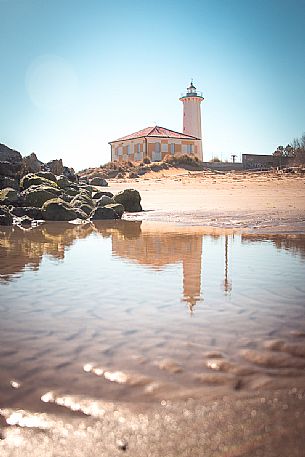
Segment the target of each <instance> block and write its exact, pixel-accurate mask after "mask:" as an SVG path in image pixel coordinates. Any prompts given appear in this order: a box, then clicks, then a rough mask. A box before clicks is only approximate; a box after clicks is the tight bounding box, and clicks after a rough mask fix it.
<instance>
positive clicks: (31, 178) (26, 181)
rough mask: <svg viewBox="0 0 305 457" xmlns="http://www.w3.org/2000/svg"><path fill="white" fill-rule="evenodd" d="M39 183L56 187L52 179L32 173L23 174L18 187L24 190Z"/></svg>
mask: <svg viewBox="0 0 305 457" xmlns="http://www.w3.org/2000/svg"><path fill="white" fill-rule="evenodd" d="M41 184H43V185H45V186H48V187H54V188H56V189H58V186H57V184H56V183H55V182H54V181H51V180H50V179H46V178H43V177H42V176H38V175H36V174H34V173H29V174H27V175H25V176H23V178H22V179H21V181H20V188H21V189H23V190H25V189H28V188H29V187H31V186H39V185H41Z"/></svg>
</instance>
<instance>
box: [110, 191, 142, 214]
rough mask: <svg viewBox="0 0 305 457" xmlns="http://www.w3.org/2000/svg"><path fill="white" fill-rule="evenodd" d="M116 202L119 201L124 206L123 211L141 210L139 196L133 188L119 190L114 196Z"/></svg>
mask: <svg viewBox="0 0 305 457" xmlns="http://www.w3.org/2000/svg"><path fill="white" fill-rule="evenodd" d="M113 198H114V200H115V201H116V202H117V203H121V205H123V206H124V208H125V211H130V212H138V211H142V206H141V203H140V202H141V196H140V194H139V192H138V191H137V190H135V189H125V190H123V191H122V192H119V193H118V194H116V195H115V196H114V197H113Z"/></svg>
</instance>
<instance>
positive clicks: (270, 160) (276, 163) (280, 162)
mask: <svg viewBox="0 0 305 457" xmlns="http://www.w3.org/2000/svg"><path fill="white" fill-rule="evenodd" d="M288 159H289V157H281V156H278V155H263V154H243V155H242V163H243V169H244V170H251V169H257V170H266V169H270V168H277V167H279V168H282V167H285V166H287V164H288Z"/></svg>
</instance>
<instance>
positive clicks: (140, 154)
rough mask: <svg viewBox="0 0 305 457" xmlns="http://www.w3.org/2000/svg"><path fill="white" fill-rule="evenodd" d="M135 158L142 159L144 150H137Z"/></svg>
mask: <svg viewBox="0 0 305 457" xmlns="http://www.w3.org/2000/svg"><path fill="white" fill-rule="evenodd" d="M134 159H135V160H137V161H140V160H142V152H141V151H140V152H136V153H135V155H134Z"/></svg>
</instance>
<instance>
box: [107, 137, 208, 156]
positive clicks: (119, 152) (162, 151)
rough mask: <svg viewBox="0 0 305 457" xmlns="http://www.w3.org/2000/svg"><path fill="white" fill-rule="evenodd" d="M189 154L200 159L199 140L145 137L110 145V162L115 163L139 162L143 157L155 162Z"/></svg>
mask: <svg viewBox="0 0 305 457" xmlns="http://www.w3.org/2000/svg"><path fill="white" fill-rule="evenodd" d="M146 149H147V150H146ZM190 153H192V154H194V155H196V156H197V157H198V158H200V140H180V139H175V138H149V137H147V138H146V139H145V138H139V139H134V140H124V141H120V142H119V141H118V142H115V143H112V144H111V160H112V161H117V162H123V161H128V160H130V161H131V162H141V161H142V160H143V158H144V157H149V159H150V160H151V161H152V162H157V161H161V160H163V159H164V157H165V156H166V155H167V154H172V155H175V156H179V155H182V154H190Z"/></svg>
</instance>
